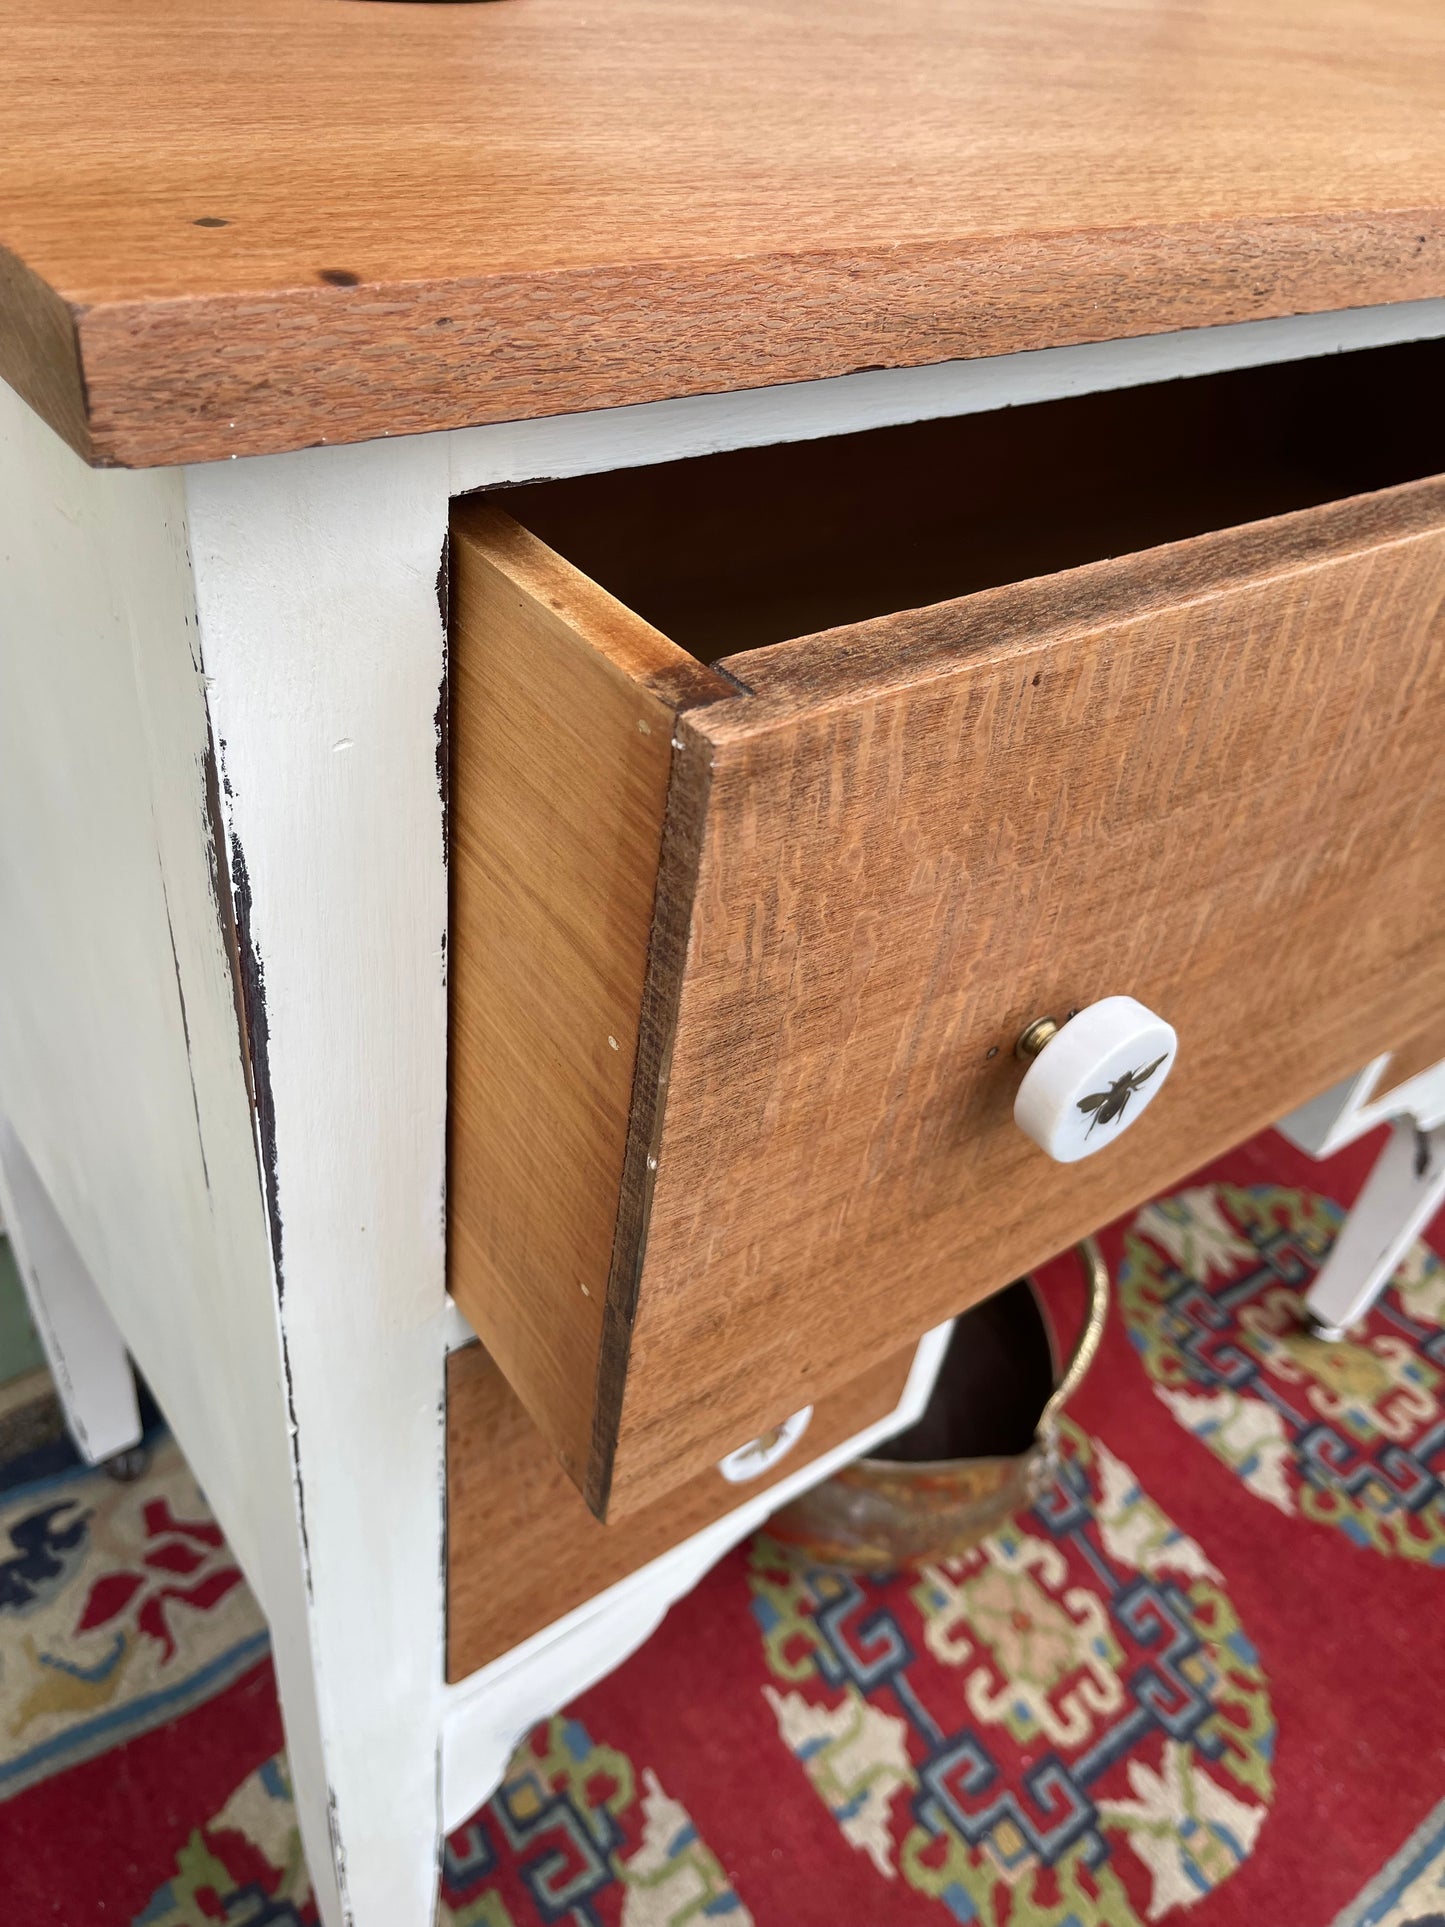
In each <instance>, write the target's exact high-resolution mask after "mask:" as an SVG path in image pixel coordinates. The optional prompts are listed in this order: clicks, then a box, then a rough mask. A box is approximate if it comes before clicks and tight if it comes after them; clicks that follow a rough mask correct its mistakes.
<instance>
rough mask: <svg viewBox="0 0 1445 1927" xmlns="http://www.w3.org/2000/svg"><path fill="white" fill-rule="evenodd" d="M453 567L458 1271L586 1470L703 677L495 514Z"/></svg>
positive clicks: (462, 1298)
mask: <svg viewBox="0 0 1445 1927" xmlns="http://www.w3.org/2000/svg"><path fill="white" fill-rule="evenodd" d="M451 569H452V590H451V602H452V611H453V623H452V640H451V658H450V723H451V758H452V776H451V789H450V804H451V879H452V920H451V940H450V973H449V975H450V998H451V1032H450V1072H449V1076H450V1138H449V1147H448V1278H449V1286H450V1289H451V1292H452V1295H453V1297H454V1298H455V1299H456V1301H457V1303H458V1304H459V1305H460V1307H461V1308H462V1310H463V1312H464V1313H465V1314H466V1316H467V1318H468V1319H469V1320H470V1322H471V1323H472V1325H473V1327H474V1328H475V1329H476V1331H477V1332H478V1333H479V1334H480V1335H481V1336H482V1338H483V1340H484V1341H485V1343H486V1344H487V1346H488V1347H489V1349H490V1350H491V1352H492V1353H493V1355H494V1356H495V1358H496V1359H497V1361H498V1363H499V1365H500V1366H501V1368H502V1370H503V1371H504V1372H505V1373H506V1375H507V1377H508V1379H509V1380H510V1381H511V1383H512V1384H513V1386H514V1387H515V1388H516V1390H517V1392H518V1394H519V1395H520V1397H521V1398H522V1400H523V1402H524V1403H525V1405H526V1407H527V1409H528V1410H529V1411H530V1412H531V1414H532V1416H533V1418H534V1419H535V1420H536V1422H537V1424H538V1426H539V1427H540V1428H541V1430H542V1432H543V1433H544V1434H545V1435H546V1437H547V1438H548V1439H549V1440H550V1442H551V1444H552V1445H553V1447H554V1449H555V1450H556V1451H557V1452H558V1454H559V1456H560V1458H561V1461H562V1463H563V1465H564V1466H565V1467H566V1469H567V1471H568V1473H569V1474H570V1475H571V1476H572V1477H573V1478H574V1479H575V1480H576V1481H577V1482H578V1483H579V1484H581V1483H582V1481H583V1480H584V1479H585V1477H586V1474H587V1468H588V1463H589V1458H590V1454H591V1449H592V1428H593V1402H594V1387H595V1382H596V1376H597V1365H598V1351H599V1345H600V1341H601V1333H602V1320H603V1311H604V1306H605V1302H606V1297H607V1287H608V1278H609V1273H610V1270H611V1265H612V1253H613V1243H614V1234H615V1228H616V1220H617V1210H618V1194H619V1187H620V1184H621V1178H622V1164H623V1156H624V1151H625V1147H626V1140H627V1127H628V1118H629V1113H630V1110H631V1101H632V1084H633V1071H634V1060H635V1057H636V1050H637V1038H638V1022H639V1013H640V1009H641V1003H642V991H643V979H644V975H645V972H646V967H647V955H648V945H649V938H650V933H651V927H652V912H653V897H654V893H655V887H656V877H657V861H658V850H659V846H660V844H661V839H662V827H663V814H664V810H665V806H666V799H667V789H668V778H669V771H670V767H671V759H672V749H671V740H672V733H673V715H674V710H673V704H672V701H671V700H670V699H669V697H670V693H671V691H670V688H669V678H673V679H674V680H675V681H678V682H681V683H683V684H685V683H686V681H687V679H688V677H689V675H695V674H696V673H697V672H696V665H694V664H692V663H691V662H690V660H689V659H687V658H686V657H683V656H682V654H681V652H680V651H675V650H673V649H672V645H670V644H669V643H667V642H666V641H665V639H664V638H662V637H660V636H657V635H655V633H654V632H652V631H650V630H649V629H648V628H647V626H646V624H644V623H642V622H640V621H639V620H638V619H637V618H635V617H632V616H630V615H629V614H628V612H627V611H625V610H623V609H621V608H620V607H619V606H618V605H616V604H614V603H612V602H611V601H610V598H607V597H606V596H604V595H603V594H602V592H601V591H599V590H597V589H596V588H595V585H592V584H590V583H588V582H587V581H586V579H585V578H582V577H579V576H577V575H576V572H575V571H571V570H569V569H568V568H567V567H566V565H565V564H564V563H561V562H560V561H559V560H558V559H557V558H555V557H553V556H551V554H550V552H549V551H548V550H547V549H546V548H545V547H544V545H542V544H540V543H537V542H535V541H534V540H533V539H532V538H531V537H529V536H527V535H525V533H524V532H523V531H521V530H520V529H518V528H517V527H516V525H515V524H513V523H510V522H509V521H508V520H507V519H506V518H505V517H503V516H500V515H497V514H496V513H495V512H492V511H489V510H487V509H485V508H476V507H464V508H463V509H461V510H460V511H459V512H458V513H457V514H456V515H455V516H454V520H453V529H452V545H451ZM660 691H661V692H662V693H659V692H660Z"/></svg>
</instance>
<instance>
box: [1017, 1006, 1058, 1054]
mask: <svg viewBox="0 0 1445 1927" xmlns="http://www.w3.org/2000/svg"><path fill="white" fill-rule="evenodd" d="M1058 1034H1059V1026H1058V1024H1057V1023H1056V1022H1055V1021H1054V1019H1053V1018H1052V1017H1035V1019H1034V1021H1033V1022H1032V1023H1031V1024H1030V1025H1029V1026H1028V1028H1027V1029H1026V1030H1021V1031H1020V1032H1019V1040H1018V1042H1017V1043H1016V1044H1015V1045H1014V1056H1015V1057H1017V1058H1018V1060H1019V1062H1020V1063H1023V1064H1031V1063H1032V1062H1033V1060H1034V1059H1035V1058H1036V1057H1037V1056H1038V1054H1039V1052H1040V1051H1041V1050H1042V1049H1043V1047H1044V1045H1045V1044H1047V1043H1048V1041H1049V1039H1050V1038H1051V1037H1057V1036H1058Z"/></svg>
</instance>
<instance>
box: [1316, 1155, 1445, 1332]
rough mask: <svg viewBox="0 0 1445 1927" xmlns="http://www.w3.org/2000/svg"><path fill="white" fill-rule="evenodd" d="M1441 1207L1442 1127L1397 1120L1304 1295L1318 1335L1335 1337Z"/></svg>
mask: <svg viewBox="0 0 1445 1927" xmlns="http://www.w3.org/2000/svg"><path fill="white" fill-rule="evenodd" d="M1442 1206H1445V1127H1437V1128H1436V1129H1435V1130H1433V1131H1427V1130H1422V1129H1420V1127H1419V1126H1418V1125H1417V1124H1416V1123H1415V1122H1414V1121H1413V1119H1409V1118H1400V1119H1397V1121H1396V1123H1395V1126H1394V1128H1393V1130H1392V1131H1391V1133H1390V1139H1389V1142H1388V1143H1387V1144H1386V1146H1385V1148H1384V1150H1383V1151H1382V1152H1381V1153H1380V1155H1379V1157H1378V1158H1377V1159H1376V1160H1375V1168H1374V1170H1373V1171H1371V1173H1370V1175H1369V1177H1368V1179H1367V1180H1366V1182H1365V1187H1364V1189H1363V1190H1362V1191H1361V1192H1360V1195H1359V1197H1358V1198H1356V1200H1355V1204H1354V1208H1353V1210H1352V1211H1351V1212H1350V1215H1349V1217H1348V1218H1346V1220H1345V1222H1344V1224H1343V1225H1342V1226H1341V1228H1340V1233H1339V1236H1338V1237H1337V1238H1336V1239H1335V1242H1334V1246H1333V1248H1332V1249H1331V1251H1330V1255H1329V1257H1328V1258H1327V1259H1326V1260H1325V1262H1324V1264H1323V1265H1322V1266H1321V1267H1320V1270H1319V1274H1318V1276H1317V1277H1316V1279H1315V1281H1314V1283H1313V1284H1312V1285H1311V1286H1310V1289H1309V1293H1308V1295H1307V1296H1306V1298H1305V1310H1306V1311H1307V1312H1308V1313H1309V1315H1310V1317H1311V1319H1312V1320H1313V1321H1314V1324H1315V1325H1316V1327H1317V1329H1318V1330H1319V1332H1320V1334H1321V1336H1322V1337H1327V1338H1343V1337H1344V1335H1345V1332H1346V1331H1347V1330H1348V1328H1349V1327H1350V1326H1351V1325H1353V1324H1355V1323H1356V1321H1357V1320H1359V1319H1361V1318H1363V1317H1364V1315H1365V1313H1366V1312H1367V1311H1368V1310H1369V1309H1370V1306H1371V1305H1372V1304H1374V1302H1375V1300H1376V1299H1377V1298H1378V1297H1379V1295H1380V1293H1381V1292H1382V1291H1383V1290H1384V1289H1385V1287H1386V1285H1387V1284H1389V1282H1390V1279H1391V1277H1392V1276H1393V1275H1394V1271H1395V1267H1396V1266H1397V1265H1398V1264H1399V1262H1400V1260H1401V1259H1402V1258H1403V1257H1404V1255H1405V1253H1406V1252H1407V1251H1408V1250H1409V1248H1410V1246H1411V1245H1412V1244H1413V1243H1414V1242H1415V1239H1416V1238H1417V1237H1419V1235H1420V1233H1421V1232H1422V1231H1423V1230H1424V1228H1425V1226H1426V1225H1427V1224H1429V1222H1430V1220H1431V1219H1432V1218H1433V1217H1434V1215H1435V1213H1436V1212H1437V1211H1439V1210H1440V1209H1441V1208H1442Z"/></svg>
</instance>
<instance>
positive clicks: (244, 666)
mask: <svg viewBox="0 0 1445 1927" xmlns="http://www.w3.org/2000/svg"><path fill="white" fill-rule="evenodd" d="M444 458H445V448H444V445H443V444H439V443H438V442H437V441H435V440H433V439H428V440H426V441H418V442H412V443H405V444H403V443H398V444H395V445H372V446H369V447H364V448H358V449H348V450H346V451H345V452H344V456H343V459H342V460H340V461H338V460H336V459H335V457H334V455H333V454H331V453H327V452H320V453H311V454H303V455H300V456H295V457H290V458H287V459H285V460H284V461H278V462H275V463H267V462H248V463H237V464H235V465H226V466H220V467H211V468H206V469H199V470H193V471H192V472H191V473H190V475H189V476H188V478H187V494H188V506H189V513H190V534H191V545H192V555H193V558H194V564H195V576H196V599H197V608H198V611H199V615H200V627H201V650H202V656H203V660H204V665H205V671H206V678H207V691H208V701H209V704H210V712H211V721H212V727H213V730H214V732H215V735H216V738H217V742H218V745H219V746H220V753H221V760H222V765H223V772H224V785H223V796H222V809H223V813H224V817H225V822H226V831H227V844H228V849H227V858H228V861H229V862H230V863H231V864H232V877H231V881H232V886H233V888H239V887H241V886H242V885H243V875H242V871H241V869H240V867H239V866H240V864H241V862H242V861H244V871H245V875H244V882H245V883H246V884H247V885H248V886H249V891H250V896H251V906H252V907H251V914H250V932H249V934H250V939H251V942H252V944H253V945H254V949H255V953H256V957H257V959H258V962H259V969H260V971H261V972H262V973H263V979H264V1002H265V1012H266V1025H267V1030H268V1052H267V1054H268V1058H269V1096H270V1101H271V1104H272V1107H273V1111H274V1131H275V1146H274V1150H275V1166H274V1172H273V1171H271V1170H270V1169H268V1170H267V1173H266V1182H267V1186H268V1192H269V1194H270V1201H271V1204H272V1208H273V1213H274V1216H275V1219H276V1221H277V1227H278V1228H277V1232H276V1238H277V1250H276V1254H275V1256H276V1267H277V1288H278V1292H279V1294H280V1322H281V1333H282V1342H283V1346H284V1351H285V1357H286V1363H287V1368H288V1371H289V1378H290V1394H291V1412H292V1419H293V1426H294V1432H293V1438H292V1450H293V1454H294V1461H295V1478H296V1489H297V1495H298V1502H299V1504H300V1506H301V1508H302V1513H303V1519H304V1529H305V1561H306V1581H307V1612H306V1618H305V1621H304V1625H303V1626H302V1627H300V1628H298V1629H296V1630H297V1637H296V1638H295V1640H294V1642H293V1643H292V1646H291V1647H290V1649H289V1650H288V1649H287V1648H284V1647H283V1646H282V1645H280V1644H279V1643H278V1648H277V1663H278V1668H279V1670H280V1676H281V1684H282V1691H283V1695H284V1696H285V1697H286V1699H287V1700H288V1702H289V1698H290V1695H291V1694H292V1692H293V1690H296V1691H299V1690H300V1689H301V1686H302V1684H303V1675H304V1676H308V1677H309V1679H310V1681H311V1682H312V1684H313V1685H314V1690H315V1694H316V1700H317V1705H318V1709H319V1726H320V1735H321V1754H322V1761H321V1771H320V1772H319V1773H311V1774H309V1775H307V1776H305V1777H304V1778H303V1777H302V1776H300V1775H298V1776H297V1777H296V1784H297V1795H298V1803H299V1807H300V1812H301V1815H302V1819H303V1823H304V1824H305V1827H306V1835H305V1838H306V1846H307V1853H308V1857H309V1859H310V1860H311V1864H312V1867H313V1871H314V1870H315V1869H316V1868H317V1865H318V1862H324V1860H325V1859H326V1858H327V1857H329V1856H328V1852H327V1844H326V1843H327V1835H328V1832H329V1833H330V1835H331V1837H332V1839H333V1840H334V1841H335V1843H336V1852H335V1858H336V1862H337V1878H338V1885H339V1888H340V1893H341V1901H340V1906H339V1909H338V1907H337V1906H335V1905H333V1906H332V1908H331V1909H330V1910H329V1912H328V1913H327V1920H328V1927H332V1923H333V1922H336V1921H339V1920H341V1919H354V1921H355V1922H356V1924H357V1927H419V1924H420V1923H422V1922H424V1921H427V1920H429V1919H430V1918H431V1913H432V1909H433V1906H434V1901H435V1884H436V1869H437V1847H438V1841H439V1835H440V1813H439V1807H438V1765H437V1757H438V1756H437V1746H438V1734H439V1729H440V1695H441V1689H442V1672H443V1661H442V1634H443V1617H442V1614H443V1587H442V1557H443V1554H442V1544H443V1539H442V1503H443V1438H444V1433H443V1417H444V1413H443V1390H444V1384H443V1368H444V1363H445V1355H446V1343H447V1318H446V1289H445V1278H444V1270H443V1172H444V1156H445V1112H446V1058H445V1052H446V992H445V979H444V946H445V933H446V914H447V898H446V879H445V869H444V862H443V836H442V806H441V799H440V795H439V792H438V784H437V739H436V712H437V705H438V699H439V692H440V688H441V682H442V671H443V651H444V638H443V633H442V621H441V613H440V610H439V607H438V602H437V593H436V580H437V571H438V567H439V564H440V561H441V555H442V542H443V537H444V533H445V528H446V518H447V504H448V494H449V487H448V477H447V472H446V466H445V459H444ZM340 745H344V746H345V747H344V748H343V747H339V746H340ZM263 1151H264V1152H265V1153H266V1155H267V1159H268V1163H269V1147H266V1146H263ZM274 1623H275V1622H274V1620H273V1624H274ZM278 1630H279V1629H278ZM303 1633H304V1635H305V1637H304V1638H303V1637H302V1636H301V1635H302V1634H303Z"/></svg>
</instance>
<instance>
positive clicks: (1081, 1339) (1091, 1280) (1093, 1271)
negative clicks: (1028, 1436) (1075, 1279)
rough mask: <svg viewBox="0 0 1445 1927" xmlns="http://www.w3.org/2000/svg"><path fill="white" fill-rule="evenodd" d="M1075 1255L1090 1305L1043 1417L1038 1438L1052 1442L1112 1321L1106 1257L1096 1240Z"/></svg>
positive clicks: (1077, 1248) (1076, 1249) (1083, 1242)
mask: <svg viewBox="0 0 1445 1927" xmlns="http://www.w3.org/2000/svg"><path fill="white" fill-rule="evenodd" d="M1074 1256H1075V1257H1076V1258H1077V1259H1078V1261H1079V1264H1080V1267H1081V1268H1082V1270H1083V1273H1084V1284H1085V1286H1086V1288H1087V1291H1088V1299H1089V1306H1088V1312H1087V1315H1086V1316H1085V1319H1084V1324H1083V1329H1082V1330H1081V1331H1080V1333H1079V1335H1078V1337H1077V1338H1076V1339H1075V1340H1074V1349H1073V1352H1072V1354H1071V1355H1070V1358H1069V1362H1068V1364H1067V1365H1066V1366H1065V1367H1064V1375H1063V1377H1062V1378H1061V1379H1060V1380H1059V1382H1058V1385H1057V1387H1056V1389H1055V1391H1054V1395H1053V1397H1052V1398H1051V1399H1050V1400H1049V1402H1048V1404H1047V1405H1046V1406H1045V1407H1044V1409H1043V1411H1042V1412H1041V1413H1040V1415H1039V1429H1038V1436H1039V1437H1040V1438H1044V1439H1048V1438H1051V1437H1052V1436H1053V1433H1054V1432H1055V1430H1056V1429H1057V1427H1058V1423H1059V1420H1060V1418H1061V1417H1062V1416H1063V1410H1064V1407H1065V1406H1066V1405H1067V1404H1068V1402H1069V1400H1070V1399H1071V1398H1072V1397H1073V1396H1074V1393H1075V1392H1077V1391H1078V1389H1079V1387H1080V1386H1081V1385H1082V1384H1083V1382H1084V1379H1085V1377H1086V1376H1087V1374H1088V1370H1089V1367H1090V1366H1091V1365H1092V1364H1093V1362H1094V1354H1095V1352H1097V1351H1098V1349H1099V1341H1100V1339H1101V1338H1102V1337H1103V1336H1104V1326H1105V1325H1106V1324H1107V1323H1108V1319H1109V1296H1110V1285H1109V1267H1108V1266H1107V1265H1106V1264H1105V1263H1104V1254H1103V1252H1102V1251H1100V1249H1099V1245H1098V1241H1097V1239H1094V1238H1084V1239H1081V1240H1080V1242H1079V1243H1078V1244H1076V1245H1075V1246H1074Z"/></svg>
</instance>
